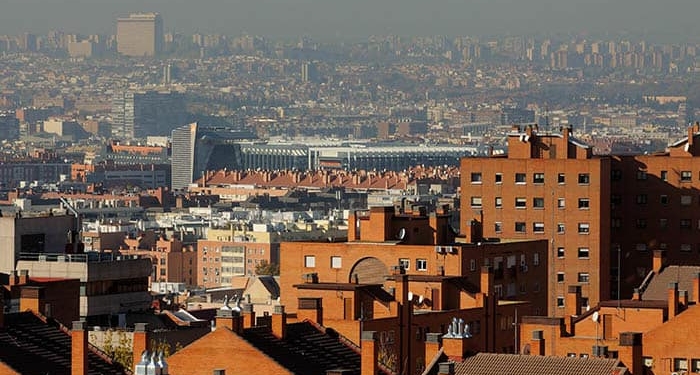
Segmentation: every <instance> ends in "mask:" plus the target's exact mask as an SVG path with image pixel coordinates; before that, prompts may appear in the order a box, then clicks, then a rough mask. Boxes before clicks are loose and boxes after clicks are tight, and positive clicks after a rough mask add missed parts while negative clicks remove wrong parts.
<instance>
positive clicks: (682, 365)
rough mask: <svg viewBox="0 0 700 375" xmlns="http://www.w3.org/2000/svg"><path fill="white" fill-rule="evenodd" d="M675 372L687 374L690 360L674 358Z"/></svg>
mask: <svg viewBox="0 0 700 375" xmlns="http://www.w3.org/2000/svg"><path fill="white" fill-rule="evenodd" d="M673 371H676V372H687V371H688V359H687V358H674V359H673Z"/></svg>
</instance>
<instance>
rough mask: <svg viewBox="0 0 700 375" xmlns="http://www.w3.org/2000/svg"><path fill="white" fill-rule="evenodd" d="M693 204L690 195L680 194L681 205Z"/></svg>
mask: <svg viewBox="0 0 700 375" xmlns="http://www.w3.org/2000/svg"><path fill="white" fill-rule="evenodd" d="M691 204H693V196H692V195H681V206H690V205H691Z"/></svg>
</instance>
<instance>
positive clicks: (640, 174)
mask: <svg viewBox="0 0 700 375" xmlns="http://www.w3.org/2000/svg"><path fill="white" fill-rule="evenodd" d="M646 179H647V171H637V180H646Z"/></svg>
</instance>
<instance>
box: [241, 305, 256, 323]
mask: <svg viewBox="0 0 700 375" xmlns="http://www.w3.org/2000/svg"><path fill="white" fill-rule="evenodd" d="M242 307H243V309H242V311H241V318H242V319H243V328H252V327H255V311H254V310H253V305H252V304H250V303H246V304H244V305H243V306H242Z"/></svg>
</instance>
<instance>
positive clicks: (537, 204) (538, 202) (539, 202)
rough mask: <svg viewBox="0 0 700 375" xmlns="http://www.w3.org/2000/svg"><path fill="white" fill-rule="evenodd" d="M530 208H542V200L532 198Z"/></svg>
mask: <svg viewBox="0 0 700 375" xmlns="http://www.w3.org/2000/svg"><path fill="white" fill-rule="evenodd" d="M532 207H534V208H544V198H532Z"/></svg>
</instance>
